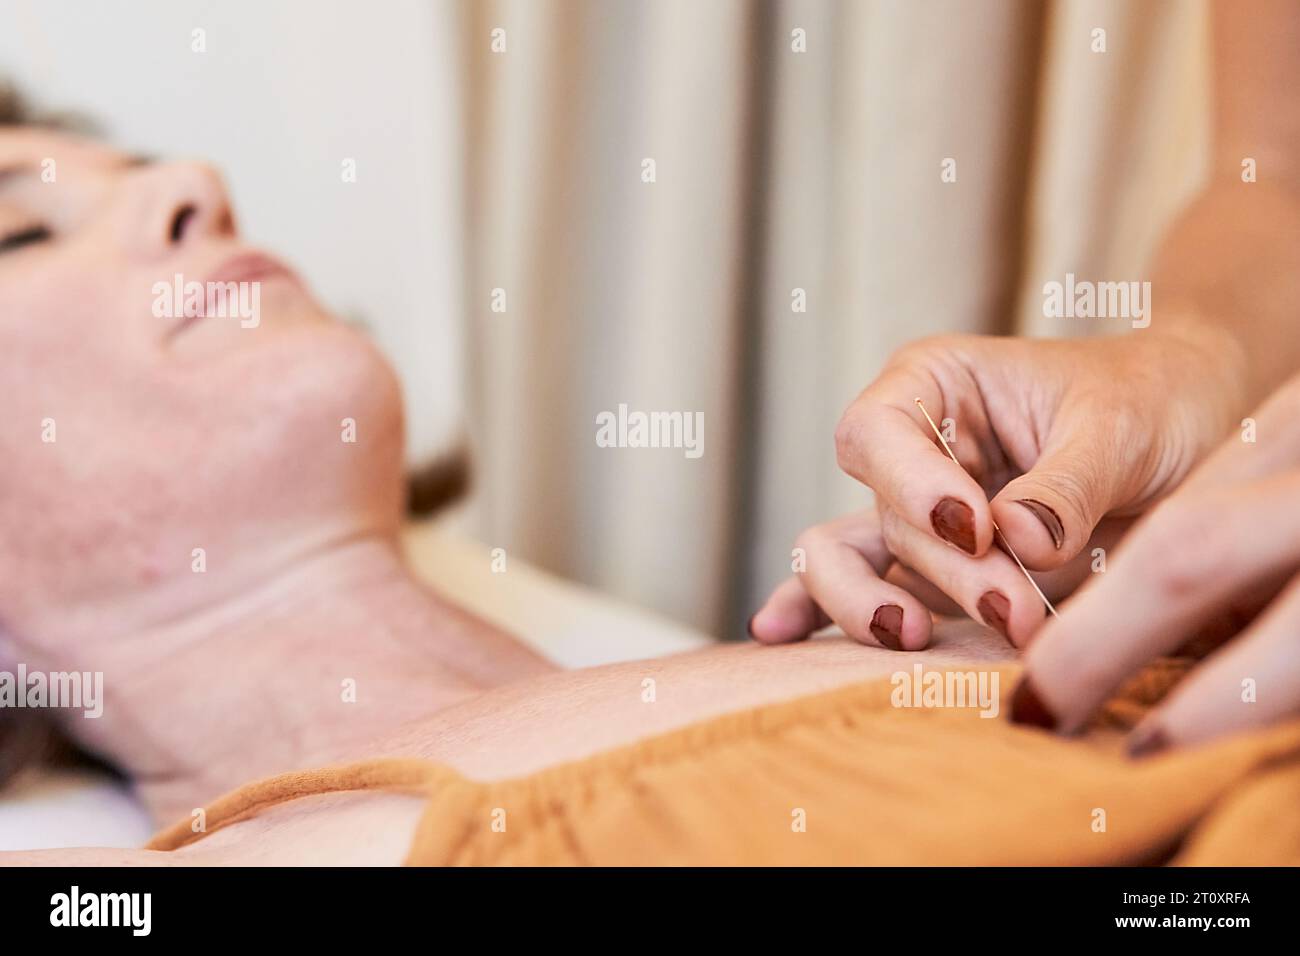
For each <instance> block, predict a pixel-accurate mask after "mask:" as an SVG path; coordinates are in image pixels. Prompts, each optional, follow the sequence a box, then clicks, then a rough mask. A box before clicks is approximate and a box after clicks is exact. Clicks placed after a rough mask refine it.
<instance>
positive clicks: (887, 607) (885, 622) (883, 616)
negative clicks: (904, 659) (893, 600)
mask: <svg viewBox="0 0 1300 956" xmlns="http://www.w3.org/2000/svg"><path fill="white" fill-rule="evenodd" d="M871 634H872V636H873V637H874V638H875V639H876V640H878V641H879V642H880V643H881V644H884V645H885V646H886V647H887V648H889V649H890V650H891V651H901V650H902V649H903V609H902V608H901V607H899V606H898V605H897V604H882V605H880V607H878V608H876V613H875V614H874V615H872V618H871Z"/></svg>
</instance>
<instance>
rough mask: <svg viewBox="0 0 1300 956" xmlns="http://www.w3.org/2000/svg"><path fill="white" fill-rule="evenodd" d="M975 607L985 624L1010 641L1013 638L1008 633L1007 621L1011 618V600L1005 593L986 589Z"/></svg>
mask: <svg viewBox="0 0 1300 956" xmlns="http://www.w3.org/2000/svg"><path fill="white" fill-rule="evenodd" d="M975 609H976V610H977V611H979V612H980V617H981V618H983V619H984V623H985V624H987V625H988V626H989V627H991V628H994V629H995V630H996V631H998V633H1000V634H1001V635H1002V636H1003V637H1005V638H1006V639H1007V640H1008V641H1009V640H1011V635H1010V634H1008V633H1007V622H1008V621H1009V620H1011V602H1010V601H1008V600H1007V596H1006V595H1005V594H1003V593H1002V592H1001V591H985V592H984V596H983V597H981V598H980V600H979V604H977V605H975Z"/></svg>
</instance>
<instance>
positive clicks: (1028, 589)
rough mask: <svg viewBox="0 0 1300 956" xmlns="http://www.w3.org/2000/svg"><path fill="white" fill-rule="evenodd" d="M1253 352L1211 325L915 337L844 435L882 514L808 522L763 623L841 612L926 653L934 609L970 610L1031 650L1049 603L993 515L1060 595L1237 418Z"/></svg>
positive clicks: (851, 461) (871, 631) (798, 631)
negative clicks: (1089, 334)
mask: <svg viewBox="0 0 1300 956" xmlns="http://www.w3.org/2000/svg"><path fill="white" fill-rule="evenodd" d="M1244 364H1245V363H1244V360H1243V359H1242V357H1241V354H1240V350H1239V348H1238V347H1237V346H1236V344H1235V342H1234V340H1232V339H1231V338H1230V337H1229V336H1228V335H1227V333H1224V332H1220V331H1219V330H1217V329H1215V328H1214V327H1212V326H1201V325H1188V326H1186V327H1184V328H1181V329H1179V330H1178V331H1177V332H1172V331H1171V332H1164V333H1159V334H1157V333H1156V332H1154V331H1151V330H1140V331H1135V332H1134V333H1133V334H1131V335H1126V336H1122V337H1115V338H1105V339H1095V340H1061V341H1035V340H1025V339H1012V338H993V337H981V336H951V337H943V338H935V339H927V340H923V341H921V342H918V343H915V344H913V345H909V346H907V347H906V348H904V349H902V350H901V351H899V352H898V353H897V354H895V355H894V356H893V358H892V359H891V360H890V361H889V362H888V363H887V365H886V366H885V368H884V369H883V371H882V372H881V374H880V376H879V377H878V378H877V379H876V381H875V382H873V383H872V384H871V385H870V386H869V387H868V388H867V389H866V390H865V391H863V392H862V394H861V395H859V396H858V398H857V399H856V400H855V401H854V402H853V404H852V405H851V406H850V407H849V409H848V410H847V411H846V412H845V413H844V416H843V419H842V420H841V422H840V425H839V428H838V429H837V431H836V436H835V440H836V449H837V453H838V459H839V464H840V467H842V468H843V469H844V470H845V471H846V472H848V474H850V475H852V476H853V477H854V478H857V479H858V480H859V481H861V482H862V483H863V484H865V485H867V486H868V487H869V488H871V489H872V490H873V491H874V492H875V496H876V506H877V511H878V514H876V515H873V514H870V513H869V512H868V513H860V514H855V515H848V516H845V517H842V518H840V519H837V520H835V521H832V522H828V523H826V524H823V525H818V526H816V527H814V528H811V529H809V530H807V531H805V532H804V533H803V534H802V535H801V536H800V538H799V540H798V542H797V546H798V547H801V548H803V549H804V557H805V561H806V570H805V571H804V572H803V573H800V574H796V575H794V576H793V577H792V578H791V579H790V580H788V581H786V582H785V583H784V584H782V585H781V586H780V587H778V588H777V589H776V590H775V591H774V592H773V594H772V595H771V596H770V597H769V599H768V601H767V603H766V604H764V606H763V607H762V608H761V609H760V610H759V612H758V613H757V614H755V615H754V617H753V618H752V619H751V621H750V634H751V635H752V636H753V637H754V638H755V639H756V640H758V641H761V642H763V643H781V642H785V641H791V640H798V639H800V638H804V637H807V636H808V635H809V634H810V633H811V632H813V631H814V630H817V629H818V628H820V627H822V626H824V625H826V624H828V623H830V622H832V621H833V622H834V623H836V624H838V625H839V626H840V627H841V628H842V629H843V630H844V631H845V632H846V633H847V634H849V635H850V636H852V637H854V638H856V639H858V640H860V641H862V642H863V643H872V644H882V645H884V646H887V647H893V648H901V649H904V650H917V649H920V648H922V647H924V646H925V645H926V643H927V642H928V640H929V631H930V615H929V613H928V611H927V609H929V610H935V611H940V612H946V613H952V612H953V611H954V610H957V611H958V612H960V611H964V612H965V613H967V614H970V615H971V616H972V617H974V618H975V619H976V620H981V621H983V622H984V623H986V624H988V625H989V626H991V627H995V628H997V629H998V630H1000V631H1001V632H1002V633H1003V634H1004V635H1006V636H1007V638H1008V640H1010V641H1011V643H1013V644H1014V645H1016V646H1017V647H1023V646H1024V645H1025V644H1026V643H1027V642H1028V641H1029V638H1030V636H1031V635H1032V634H1033V633H1034V631H1035V630H1036V629H1037V628H1038V627H1039V626H1040V625H1041V624H1042V623H1043V620H1044V616H1045V614H1046V609H1045V607H1044V605H1043V602H1042V600H1041V599H1040V598H1039V597H1038V595H1037V594H1036V593H1035V591H1034V588H1033V586H1032V585H1031V584H1030V582H1029V581H1027V580H1026V579H1025V577H1024V575H1023V574H1022V573H1021V571H1020V569H1019V568H1018V567H1017V565H1016V563H1015V561H1014V560H1013V559H1012V558H1011V557H1010V556H1009V555H1008V554H1006V553H1005V552H1004V551H1003V550H1002V549H1001V548H1000V547H995V546H994V542H993V537H994V533H993V523H994V521H996V522H997V524H998V526H999V527H1000V528H1001V529H1002V532H1003V533H1004V534H1005V536H1006V538H1007V540H1008V542H1009V543H1010V545H1011V547H1012V548H1013V549H1014V550H1015V552H1016V553H1017V554H1018V555H1019V556H1020V558H1021V560H1022V561H1023V562H1024V563H1025V565H1026V566H1027V567H1028V568H1030V569H1033V570H1036V571H1041V572H1052V573H1050V574H1045V575H1042V576H1037V575H1036V578H1037V579H1038V580H1039V583H1040V585H1041V586H1043V588H1044V590H1045V591H1046V592H1047V594H1048V596H1049V597H1051V598H1053V600H1054V599H1055V598H1056V597H1059V596H1061V595H1063V594H1068V593H1069V592H1070V590H1072V588H1073V587H1074V586H1076V585H1077V584H1078V582H1079V581H1080V580H1082V579H1083V578H1085V577H1086V576H1088V573H1089V570H1090V565H1091V563H1092V561H1093V556H1092V548H1093V547H1096V546H1098V545H1100V546H1103V547H1105V546H1107V545H1108V544H1111V543H1114V542H1115V541H1116V540H1118V538H1119V535H1120V534H1121V533H1122V531H1123V530H1124V528H1125V527H1126V526H1127V524H1128V523H1129V522H1130V521H1131V520H1132V517H1133V516H1134V515H1136V514H1138V513H1140V512H1141V511H1143V510H1144V509H1145V508H1147V507H1148V506H1149V505H1151V504H1152V503H1153V502H1155V501H1156V500H1158V499H1159V498H1161V497H1163V496H1164V495H1166V494H1168V493H1169V492H1170V491H1171V490H1172V489H1173V488H1174V487H1176V486H1177V485H1178V483H1179V482H1180V481H1182V480H1183V478H1184V477H1185V476H1186V475H1187V473H1188V472H1189V471H1190V470H1191V468H1192V467H1193V466H1194V465H1195V464H1196V463H1197V462H1198V461H1199V460H1201V459H1202V458H1203V457H1204V456H1205V455H1206V454H1208V452H1209V451H1210V450H1211V449H1212V448H1213V447H1214V445H1215V444H1217V443H1218V442H1219V441H1220V440H1221V439H1222V438H1223V436H1224V435H1225V434H1227V432H1228V431H1229V429H1231V428H1232V427H1233V426H1234V425H1235V424H1236V423H1237V421H1236V409H1238V408H1240V407H1241V402H1242V399H1241V394H1242V391H1243V387H1244V386H1243V384H1242V376H1243V375H1244ZM918 398H919V399H921V401H922V402H923V403H924V404H925V409H926V411H928V412H929V413H930V415H931V416H932V417H933V418H934V419H935V421H936V422H937V423H939V424H940V428H941V430H942V431H943V432H944V437H945V439H946V440H947V441H948V443H949V445H950V446H951V448H952V450H953V452H954V454H955V455H956V456H957V459H958V460H959V461H960V462H961V466H960V467H959V466H958V465H956V464H954V463H953V462H952V460H951V459H949V458H948V456H947V455H946V454H945V452H944V451H943V450H942V448H941V447H940V446H939V444H938V442H937V440H936V439H935V437H934V433H933V431H932V430H931V428H930V426H929V424H928V423H927V422H926V420H925V417H924V415H923V414H922V412H921V410H920V409H919V408H918V407H917V405H916V401H915V400H916V399H918ZM1103 519H1105V520H1103ZM948 599H951V600H948Z"/></svg>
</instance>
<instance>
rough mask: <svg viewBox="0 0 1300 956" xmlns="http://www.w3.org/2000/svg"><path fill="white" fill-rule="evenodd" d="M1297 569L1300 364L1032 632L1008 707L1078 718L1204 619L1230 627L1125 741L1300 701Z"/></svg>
mask: <svg viewBox="0 0 1300 956" xmlns="http://www.w3.org/2000/svg"><path fill="white" fill-rule="evenodd" d="M1252 432H1253V433H1252ZM1298 572H1300V377H1297V378H1295V379H1292V380H1291V381H1290V382H1289V383H1287V384H1286V385H1285V386H1283V388H1282V389H1280V390H1279V391H1278V392H1277V393H1276V394H1275V395H1274V396H1273V397H1272V398H1271V399H1269V401H1268V402H1266V403H1265V404H1264V406H1263V407H1262V408H1260V409H1259V411H1258V412H1256V413H1254V414H1253V415H1252V416H1251V418H1249V419H1247V420H1246V421H1245V422H1244V423H1243V425H1242V432H1241V434H1240V435H1234V436H1233V437H1231V438H1229V439H1228V440H1227V441H1226V442H1224V443H1223V445H1222V446H1220V447H1219V448H1218V449H1217V450H1216V451H1215V452H1214V453H1213V454H1212V455H1211V456H1210V458H1209V459H1208V460H1207V461H1206V462H1205V463H1204V464H1203V465H1201V466H1200V467H1199V468H1198V469H1197V470H1196V471H1195V472H1194V473H1193V474H1192V475H1191V477H1189V478H1188V479H1187V481H1186V482H1185V483H1184V484H1183V485H1182V487H1180V488H1179V489H1178V490H1177V491H1176V492H1175V493H1174V494H1173V495H1172V496H1170V497H1169V498H1168V499H1167V500H1166V501H1164V502H1162V503H1161V504H1160V505H1159V506H1157V507H1156V508H1155V509H1153V510H1152V512H1151V513H1150V514H1149V515H1148V516H1146V517H1145V518H1144V519H1143V520H1142V522H1141V523H1140V524H1138V525H1137V526H1136V527H1134V529H1133V531H1132V533H1131V535H1130V536H1129V537H1128V538H1127V539H1126V540H1125V542H1124V544H1123V546H1122V547H1121V548H1120V549H1119V550H1118V552H1117V553H1116V555H1115V558H1114V560H1113V561H1112V562H1111V563H1110V567H1109V569H1108V570H1107V572H1106V574H1104V575H1098V576H1097V578H1096V580H1095V581H1094V582H1092V583H1091V584H1089V585H1087V586H1086V587H1083V588H1081V589H1080V591H1079V593H1078V595H1077V596H1076V597H1075V598H1074V599H1073V600H1072V601H1071V603H1070V608H1069V610H1068V611H1067V612H1065V613H1064V614H1063V615H1062V617H1061V619H1060V620H1059V621H1054V622H1052V623H1051V624H1049V625H1048V626H1047V627H1046V628H1044V629H1043V631H1042V632H1041V633H1040V635H1039V636H1038V637H1036V638H1035V639H1034V642H1033V645H1032V646H1031V647H1030V648H1029V650H1028V651H1027V653H1026V655H1025V668H1026V671H1025V673H1026V676H1025V678H1024V681H1023V682H1022V684H1021V685H1020V687H1019V688H1018V689H1017V691H1016V694H1015V697H1014V703H1013V707H1012V719H1013V720H1015V721H1017V722H1018V723H1028V724H1036V725H1039V726H1044V727H1050V728H1054V729H1057V730H1060V731H1062V732H1066V733H1069V732H1072V731H1075V730H1078V729H1079V728H1080V727H1082V726H1083V725H1084V723H1085V722H1086V721H1087V720H1088V718H1089V717H1090V716H1091V715H1092V713H1093V712H1094V711H1095V710H1096V709H1097V707H1098V706H1099V705H1100V704H1101V703H1102V701H1103V700H1105V698H1106V697H1107V696H1109V695H1110V693H1111V692H1112V691H1113V690H1114V689H1115V688H1116V687H1117V686H1118V685H1119V684H1120V682H1122V681H1123V680H1124V679H1125V678H1127V677H1129V676H1130V675H1132V674H1133V673H1134V672H1135V671H1136V670H1138V669H1139V668H1140V667H1142V666H1143V665H1144V664H1146V663H1147V662H1149V661H1150V660H1152V659H1153V658H1155V657H1158V656H1160V655H1165V654H1172V653H1174V652H1176V651H1177V650H1179V649H1180V648H1181V647H1183V646H1185V645H1186V644H1188V642H1189V641H1191V642H1193V643H1200V642H1199V641H1198V640H1197V639H1198V638H1201V637H1203V636H1206V635H1207V632H1208V633H1210V634H1214V633H1216V632H1217V633H1218V634H1223V633H1232V634H1235V637H1233V638H1232V639H1231V640H1229V641H1228V642H1227V643H1226V644H1223V645H1222V646H1220V647H1219V649H1218V650H1216V651H1215V652H1214V653H1212V654H1211V655H1210V656H1209V657H1208V658H1207V659H1206V660H1205V661H1204V662H1203V663H1201V664H1200V665H1198V666H1197V667H1196V669H1195V670H1193V671H1192V673H1191V674H1190V675H1189V676H1188V677H1187V678H1186V680H1185V681H1184V682H1183V683H1182V684H1181V685H1180V686H1179V687H1178V688H1177V690H1175V691H1174V692H1173V694H1171V695H1170V696H1169V698H1168V699H1166V700H1165V701H1164V702H1163V703H1162V704H1161V705H1160V706H1159V707H1157V708H1156V709H1155V710H1154V711H1153V712H1152V713H1151V714H1149V715H1148V716H1147V717H1146V719H1145V720H1144V721H1143V722H1142V723H1141V724H1139V725H1138V727H1137V728H1136V729H1135V730H1134V732H1133V734H1132V736H1131V737H1130V750H1131V751H1132V752H1134V753H1135V754H1140V753H1150V752H1154V751H1157V750H1160V749H1162V748H1164V747H1167V746H1170V745H1172V744H1190V743H1199V742H1201V741H1205V740H1208V739H1209V738H1211V737H1216V736H1219V735H1221V734H1227V733H1233V732H1236V731H1241V730H1245V729H1248V728H1251V727H1257V726H1261V725H1264V724H1267V723H1271V722H1274V721H1278V720H1281V719H1284V718H1287V717H1293V716H1296V715H1297V714H1300V573H1298Z"/></svg>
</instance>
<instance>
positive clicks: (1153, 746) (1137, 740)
mask: <svg viewBox="0 0 1300 956" xmlns="http://www.w3.org/2000/svg"><path fill="white" fill-rule="evenodd" d="M1168 746H1169V738H1168V737H1166V736H1165V732H1164V731H1163V730H1161V729H1160V727H1159V726H1157V725H1154V724H1142V725H1140V726H1139V727H1138V728H1137V729H1136V730H1134V731H1133V733H1131V734H1129V735H1128V755H1129V756H1130V757H1149V756H1151V755H1152V754H1156V753H1159V752H1160V751H1162V750H1164V749H1165V748H1167V747H1168Z"/></svg>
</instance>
